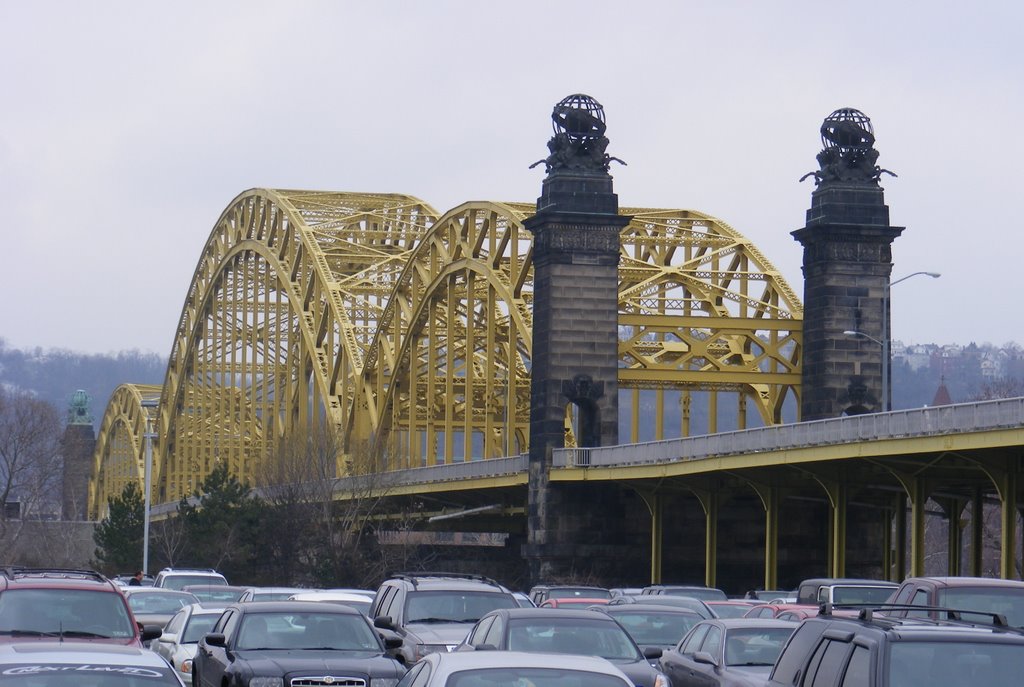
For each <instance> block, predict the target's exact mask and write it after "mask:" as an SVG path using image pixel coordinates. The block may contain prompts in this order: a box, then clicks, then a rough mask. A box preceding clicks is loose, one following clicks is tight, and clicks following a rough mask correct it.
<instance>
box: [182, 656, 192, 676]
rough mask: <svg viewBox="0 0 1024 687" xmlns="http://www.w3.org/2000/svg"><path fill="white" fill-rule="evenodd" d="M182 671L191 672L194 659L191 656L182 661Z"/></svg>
mask: <svg viewBox="0 0 1024 687" xmlns="http://www.w3.org/2000/svg"><path fill="white" fill-rule="evenodd" d="M181 672H183V673H191V672H192V659H191V658H186V659H185V660H184V661H182V662H181Z"/></svg>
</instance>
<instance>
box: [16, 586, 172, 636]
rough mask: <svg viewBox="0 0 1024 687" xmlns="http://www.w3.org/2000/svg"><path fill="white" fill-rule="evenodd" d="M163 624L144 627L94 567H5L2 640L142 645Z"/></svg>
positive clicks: (120, 596) (118, 592)
mask: <svg viewBox="0 0 1024 687" xmlns="http://www.w3.org/2000/svg"><path fill="white" fill-rule="evenodd" d="M159 636H160V628H159V627H156V626H147V627H146V628H141V627H140V626H139V624H138V623H137V622H136V621H135V617H134V616H133V615H132V612H131V609H130V608H129V607H128V602H127V601H126V600H125V597H124V594H122V593H121V591H120V589H119V588H118V586H117V584H115V583H114V582H112V581H111V580H109V579H107V578H106V577H104V576H103V575H101V574H100V573H98V572H96V571H94V570H71V569H65V568H6V569H3V570H0V642H12V641H25V640H27V639H28V640H30V639H51V640H52V639H54V638H60V639H62V640H68V641H70V640H73V641H93V642H105V643H108V644H127V645H131V646H138V647H141V646H142V643H143V642H145V641H149V640H151V639H154V638H156V637H159Z"/></svg>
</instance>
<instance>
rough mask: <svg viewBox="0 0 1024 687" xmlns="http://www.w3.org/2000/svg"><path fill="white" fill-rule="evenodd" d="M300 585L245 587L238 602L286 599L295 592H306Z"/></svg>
mask: <svg viewBox="0 0 1024 687" xmlns="http://www.w3.org/2000/svg"><path fill="white" fill-rule="evenodd" d="M308 591H309V590H308V589H304V588H302V587H246V589H245V590H244V591H243V592H242V593H241V594H240V595H239V597H238V600H239V602H246V601H286V600H287V599H290V598H291V597H292V596H294V595H295V594H301V593H302V592H308Z"/></svg>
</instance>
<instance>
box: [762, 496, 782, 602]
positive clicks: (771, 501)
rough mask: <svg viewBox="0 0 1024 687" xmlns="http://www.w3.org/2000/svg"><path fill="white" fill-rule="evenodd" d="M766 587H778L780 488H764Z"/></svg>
mask: <svg viewBox="0 0 1024 687" xmlns="http://www.w3.org/2000/svg"><path fill="white" fill-rule="evenodd" d="M763 496H764V497H765V500H766V503H765V504H764V505H765V508H764V588H765V589H778V576H779V489H778V487H769V488H768V489H765V490H764V494H763Z"/></svg>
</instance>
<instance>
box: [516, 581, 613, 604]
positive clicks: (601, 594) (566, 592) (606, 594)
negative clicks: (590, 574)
mask: <svg viewBox="0 0 1024 687" xmlns="http://www.w3.org/2000/svg"><path fill="white" fill-rule="evenodd" d="M574 598H576V599H582V598H586V599H610V598H612V593H611V592H610V591H609V590H607V589H605V588H604V587H592V586H586V585H568V584H538V585H534V586H533V587H532V588H531V589H530V601H532V602H533V603H535V604H536V605H538V606H540V605H541V604H542V603H544V602H545V601H547V600H548V599H574Z"/></svg>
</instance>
